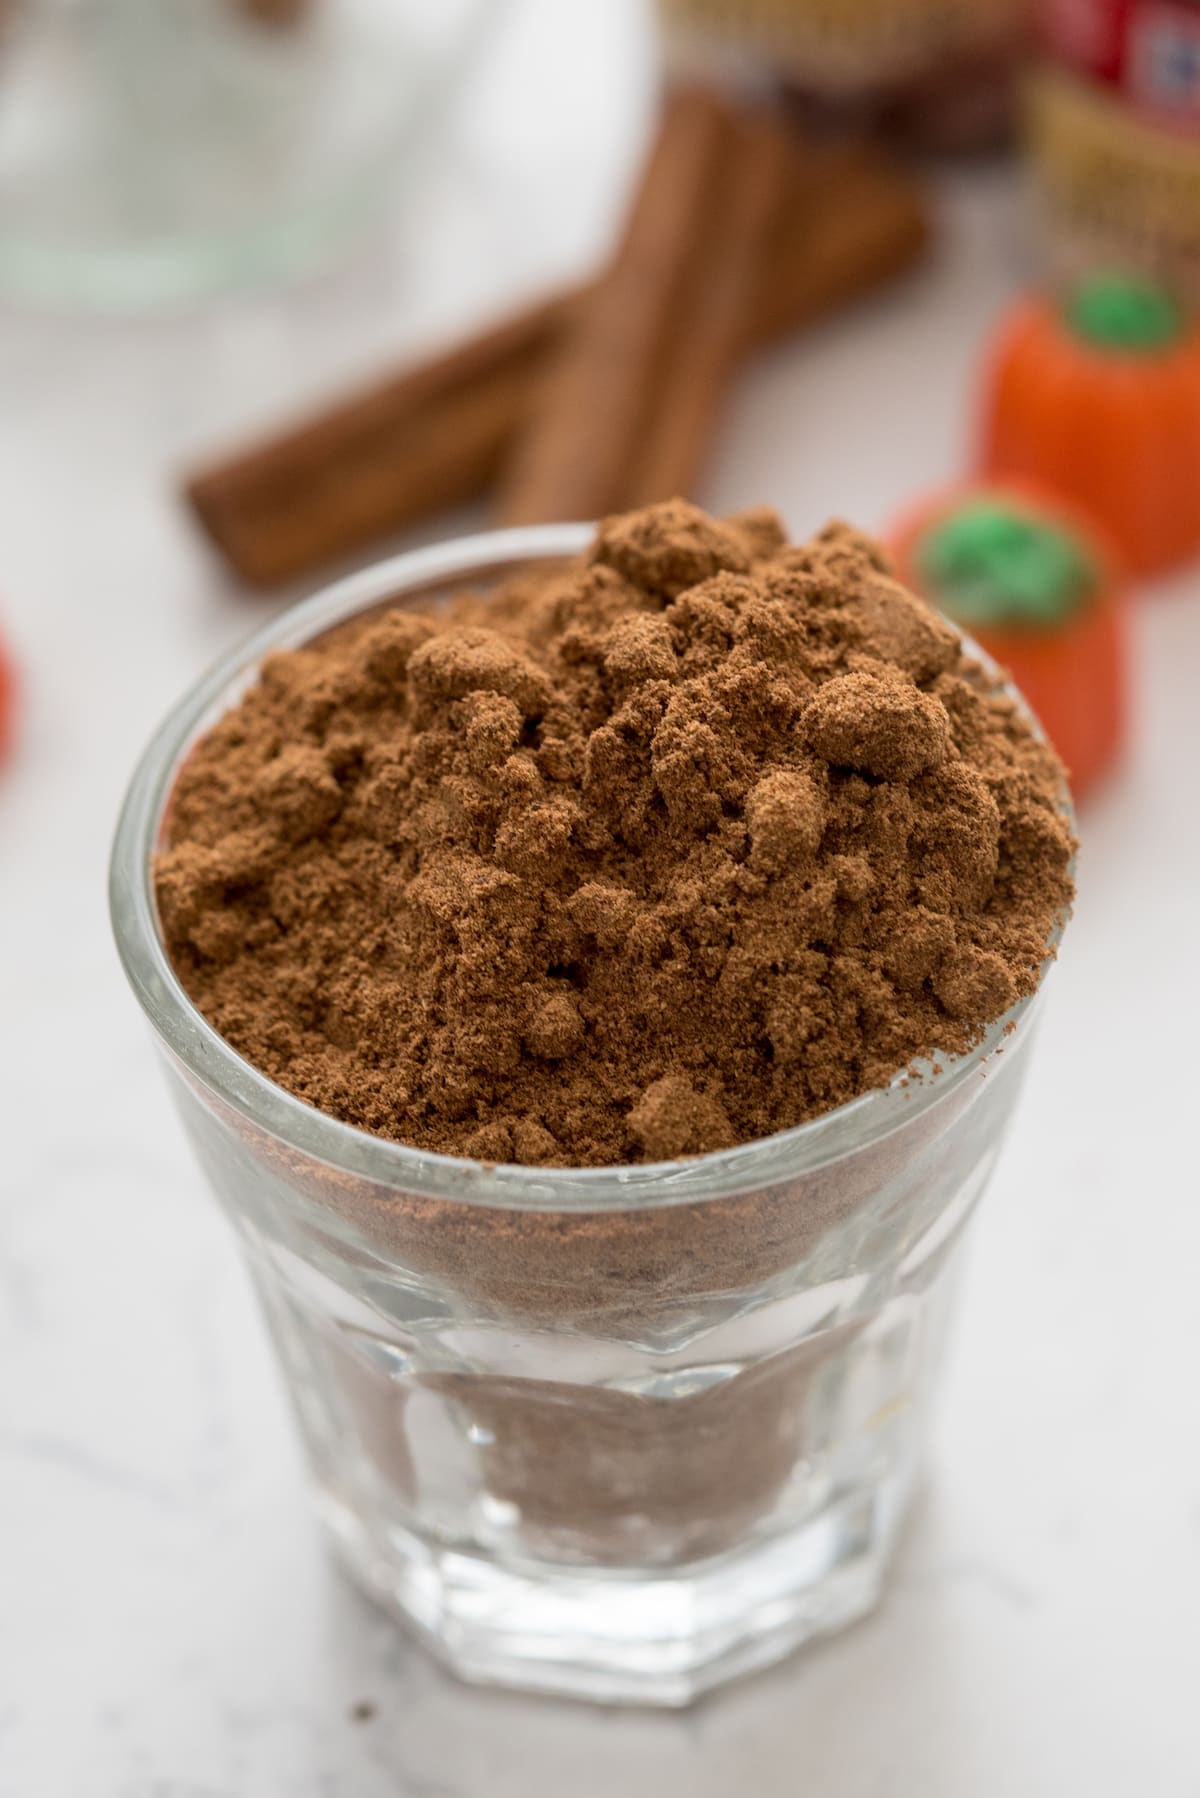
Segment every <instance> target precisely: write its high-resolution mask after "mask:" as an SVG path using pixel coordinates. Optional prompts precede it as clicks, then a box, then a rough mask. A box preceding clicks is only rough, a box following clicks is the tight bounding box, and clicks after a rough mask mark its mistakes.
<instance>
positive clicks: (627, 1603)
mask: <svg viewBox="0 0 1200 1798" xmlns="http://www.w3.org/2000/svg"><path fill="white" fill-rule="evenodd" d="M909 1484H910V1481H909V1479H908V1478H907V1476H905V1477H903V1478H901V1477H899V1476H894V1477H893V1478H892V1479H891V1480H890V1481H889V1482H888V1483H887V1484H886V1485H885V1486H881V1487H878V1488H875V1489H873V1490H871V1491H866V1492H864V1491H861V1490H860V1491H855V1492H853V1493H850V1494H848V1495H847V1496H845V1497H843V1498H841V1499H839V1500H836V1501H834V1502H832V1503H830V1504H829V1505H828V1506H826V1507H825V1508H824V1509H823V1510H822V1511H821V1512H820V1513H819V1514H818V1515H816V1516H815V1517H813V1518H811V1519H810V1520H809V1521H807V1522H806V1523H805V1524H804V1525H803V1527H802V1528H800V1529H797V1530H794V1531H792V1532H790V1533H788V1534H786V1535H782V1536H778V1537H774V1538H772V1539H770V1540H767V1541H763V1542H752V1543H750V1544H749V1545H747V1546H745V1547H743V1548H740V1549H737V1550H735V1551H733V1552H730V1553H727V1554H723V1555H719V1556H717V1557H715V1558H713V1559H711V1560H708V1561H703V1562H697V1563H696V1564H695V1565H694V1566H692V1567H687V1568H679V1567H676V1568H673V1569H672V1570H671V1571H670V1573H669V1575H668V1576H667V1577H665V1578H656V1577H654V1576H653V1575H649V1574H646V1573H637V1572H634V1571H630V1572H628V1573H626V1572H624V1571H622V1570H621V1569H619V1568H606V1569H602V1570H601V1569H592V1570H568V1569H564V1568H563V1567H561V1566H557V1565H553V1564H536V1563H530V1564H529V1565H528V1566H526V1567H517V1566H511V1565H500V1564H498V1563H497V1562H496V1561H495V1560H489V1559H486V1558H484V1557H482V1556H479V1555H475V1554H470V1553H459V1552H456V1551H454V1550H451V1549H431V1548H430V1547H429V1545H428V1544H425V1543H422V1542H419V1541H418V1540H417V1539H416V1538H415V1537H413V1536H409V1535H407V1534H406V1533H405V1532H403V1531H397V1530H390V1531H389V1532H388V1538H387V1540H386V1541H375V1540H373V1539H372V1538H371V1536H370V1535H369V1534H368V1532H367V1531H366V1530H365V1528H364V1527H363V1523H362V1519H361V1517H359V1516H357V1515H355V1513H354V1512H352V1511H351V1510H349V1509H348V1508H347V1507H346V1506H345V1505H344V1504H343V1503H342V1502H341V1501H340V1500H338V1499H337V1498H336V1497H334V1496H332V1495H331V1494H329V1493H327V1492H320V1493H318V1506H319V1509H320V1511H321V1514H322V1516H323V1518H324V1520H325V1523H326V1524H327V1526H328V1528H329V1530H330V1532H331V1534H332V1536H333V1539H334V1542H335V1545H336V1547H337V1550H338V1553H339V1556H340V1559H341V1560H342V1562H343V1563H344V1564H345V1566H346V1567H347V1568H348V1570H349V1572H350V1574H351V1576H352V1577H353V1578H354V1580H355V1581H356V1582H357V1584H358V1585H359V1586H361V1587H362V1588H363V1590H364V1591H365V1592H366V1593H367V1595H368V1596H369V1597H371V1598H373V1599H375V1600H376V1601H377V1602H380V1603H382V1604H383V1605H384V1606H385V1608H386V1609H388V1610H390V1611H391V1612H392V1613H393V1614H395V1615H398V1616H399V1618H400V1619H401V1621H402V1622H404V1623H406V1624H407V1625H409V1626H410V1627H411V1628H413V1629H415V1631H416V1632H417V1634H418V1635H419V1636H420V1638H421V1639H422V1640H423V1642H424V1643H425V1645H426V1646H427V1647H428V1648H429V1649H430V1650H431V1651H432V1653H433V1654H434V1655H435V1656H436V1657H437V1659H438V1660H440V1661H441V1662H442V1663H443V1665H444V1666H446V1667H448V1668H449V1669H450V1671H451V1672H453V1673H455V1674H457V1675H458V1677H459V1678H460V1679H465V1680H469V1681H472V1682H475V1683H479V1684H486V1685H500V1686H508V1687H512V1688H519V1689H522V1690H525V1691H531V1692H539V1693H547V1694H555V1695H558V1696H563V1697H571V1698H583V1699H590V1700H592V1701H593V1702H597V1703H608V1704H642V1705H655V1706H683V1705H687V1704H691V1703H692V1702H693V1701H694V1700H695V1699H697V1698H699V1697H700V1696H701V1695H702V1694H703V1693H705V1692H707V1691H709V1690H710V1689H711V1688H712V1687H714V1686H718V1685H721V1684H724V1682H725V1681H727V1680H729V1679H733V1678H736V1677H737V1676H738V1675H740V1674H744V1673H749V1672H752V1671H753V1670H754V1669H755V1668H759V1667H765V1666H769V1665H771V1663H773V1662H775V1661H778V1660H780V1659H781V1658H782V1657H783V1656H784V1655H786V1654H788V1653H790V1652H791V1650H793V1649H795V1648H798V1647H799V1646H800V1645H801V1644H802V1643H804V1642H807V1641H810V1640H811V1639H812V1638H813V1637H816V1636H820V1635H825V1634H827V1633H828V1632H830V1631H832V1630H837V1629H841V1628H842V1627H843V1626H844V1625H846V1624H848V1623H852V1622H854V1621H855V1619H857V1618H859V1617H862V1616H864V1615H865V1614H866V1612H868V1611H869V1610H870V1609H871V1608H872V1607H873V1605H874V1604H875V1602H876V1599H877V1598H878V1596H879V1591H880V1587H881V1585H882V1581H883V1576H884V1573H885V1571H886V1567H887V1564H888V1560H889V1558H890V1554H891V1549H892V1545H893V1543H894V1541H895V1536H896V1532H897V1529H898V1527H899V1524H900V1522H901V1520H902V1517H903V1513H904V1510H905V1507H906V1501H907V1496H908V1487H909Z"/></svg>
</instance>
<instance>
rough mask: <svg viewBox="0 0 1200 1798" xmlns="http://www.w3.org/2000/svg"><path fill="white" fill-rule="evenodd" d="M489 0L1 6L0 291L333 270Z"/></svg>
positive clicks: (29, 2) (143, 298)
mask: <svg viewBox="0 0 1200 1798" xmlns="http://www.w3.org/2000/svg"><path fill="white" fill-rule="evenodd" d="M503 10H504V9H503V7H502V5H501V3H500V0H438V4H437V5H435V6H431V5H430V4H429V3H428V0H0V292H2V293H4V294H6V295H11V296H14V297H16V298H19V299H22V300H29V301H33V302H35V303H38V304H46V305H51V306H55V307H60V306H80V307H94V308H98V309H100V310H115V311H128V310H140V309H142V308H144V307H152V306H159V305H175V304H178V303H180V302H187V301H190V300H193V299H194V298H196V297H197V296H199V295H202V294H207V293H210V292H213V291H216V290H218V289H223V288H225V287H228V286H240V285H244V284H246V283H251V282H260V281H263V280H268V279H273V278H275V277H276V276H281V275H291V274H296V273H300V272H302V271H305V270H308V269H309V268H311V267H313V266H314V265H315V264H319V263H322V262H324V261H325V260H327V259H328V258H329V257H330V256H331V255H332V254H333V253H334V252H336V251H337V250H338V249H339V248H340V247H341V246H342V245H343V244H344V243H345V242H346V241H347V240H348V239H349V237H350V236H351V235H352V234H353V233H354V232H355V231H356V230H357V229H359V228H360V227H361V225H362V224H363V223H364V221H365V219H366V218H367V217H368V216H369V215H370V214H371V213H372V212H373V211H374V209H375V208H376V206H377V205H379V204H380V203H381V202H382V201H383V200H384V198H385V197H386V196H388V195H391V194H392V193H396V192H399V188H400V185H401V182H402V181H406V182H408V183H410V184H411V183H412V182H413V181H415V180H418V179H419V170H420V162H419V156H420V153H421V151H422V149H423V148H424V146H425V144H426V142H427V140H428V138H429V134H430V131H431V130H432V129H433V128H434V127H435V125H436V123H437V120H438V117H439V115H440V112H441V110H442V108H443V106H444V104H445V102H446V100H447V99H448V97H449V95H450V93H451V91H452V90H453V88H454V87H456V86H457V83H458V81H459V79H460V77H461V76H462V74H463V73H464V72H465V69H466V67H467V65H468V63H469V61H470V58H471V56H472V54H473V53H474V51H475V50H476V49H477V48H478V47H479V46H480V45H481V44H482V43H483V41H484V39H485V36H486V34H487V33H489V32H490V31H491V30H492V29H493V28H494V26H495V24H496V23H497V21H498V19H499V18H500V16H501V15H502V13H503Z"/></svg>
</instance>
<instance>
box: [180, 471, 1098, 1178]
mask: <svg viewBox="0 0 1200 1798" xmlns="http://www.w3.org/2000/svg"><path fill="white" fill-rule="evenodd" d="M1062 779H1063V777H1062V770H1061V768H1060V766H1059V764H1058V762H1057V760H1056V759H1055V757H1054V755H1053V754H1052V752H1051V751H1050V750H1049V749H1048V748H1047V747H1046V746H1045V745H1044V744H1043V743H1041V742H1039V741H1038V740H1037V739H1036V738H1035V737H1034V736H1033V735H1032V733H1031V731H1030V727H1029V725H1028V723H1027V721H1026V719H1025V718H1024V716H1023V715H1022V713H1021V712H1020V710H1019V709H1018V707H1017V706H1016V705H1015V704H1014V703H1013V702H1012V700H1011V699H1009V698H1008V697H1006V696H1005V695H1004V694H1003V693H1002V692H1000V691H999V690H998V689H997V687H996V684H995V683H994V681H993V680H992V679H991V678H990V677H989V676H988V675H987V674H986V673H985V672H984V671H983V669H982V668H980V667H979V665H978V664H977V663H976V662H975V661H974V660H973V659H972V658H971V657H970V656H969V655H968V654H967V653H966V652H965V651H964V649H963V647H962V644H961V642H960V640H959V638H958V635H957V633H956V632H955V631H954V630H953V629H952V628H951V627H950V626H949V625H948V624H947V623H945V622H944V621H943V620H942V619H941V618H940V617H939V616H938V615H937V614H936V613H935V612H933V611H932V610H931V609H930V608H929V607H928V606H926V605H925V603H924V602H923V601H922V600H920V599H918V598H916V597H915V596H914V595H913V594H911V593H909V592H907V591H906V590H905V589H904V588H902V587H900V586H899V585H897V583H896V582H895V581H894V580H893V579H892V578H891V576H890V574H889V572H888V569H887V565H886V563H885V560H884V558H883V555H882V553H881V551H880V550H879V549H878V547H877V546H876V545H874V544H873V543H871V542H870V541H869V540H868V539H866V538H863V537H861V536H859V535H857V534H856V533H855V532H853V531H852V530H850V529H849V528H848V527H846V526H844V525H840V524H834V525H831V526H829V527H828V528H827V529H826V530H825V531H823V532H822V533H821V534H820V535H819V536H817V537H816V538H814V539H813V540H812V541H811V542H809V543H806V544H801V545H798V546H795V547H789V546H788V545H787V543H786V540H785V537H784V533H783V531H782V529H781V527H780V526H779V523H778V521H777V520H776V519H775V518H774V516H773V515H772V514H770V513H767V512H754V513H750V514H745V515H743V516H741V517H738V518H733V519H729V520H726V521H724V522H717V521H715V520H713V519H710V518H708V517H707V516H705V514H704V513H702V512H700V511H698V510H697V509H696V508H694V507H692V506H690V505H686V504H684V503H683V502H681V501H672V502H670V503H669V504H666V505H661V506H655V507H651V508H649V509H647V510H645V511H643V512H639V513H634V514H631V515H629V516H626V517H617V518H612V519H609V520H607V521H606V522H605V523H604V524H603V525H602V526H601V528H600V530H599V531H598V533H597V536H596V538H595V541H594V543H593V545H592V547H591V549H590V551H589V552H588V553H587V554H586V555H584V556H583V557H582V558H580V559H579V560H578V561H577V562H575V563H573V564H571V565H569V566H566V567H559V568H557V569H555V570H554V571H553V572H547V571H545V570H539V571H536V572H531V573H529V574H528V575H525V576H521V577H518V578H516V579H513V580H512V581H510V582H509V583H508V585H507V586H505V587H504V588H502V589H501V590H500V591H499V592H497V593H496V594H494V595H493V596H491V597H490V598H480V597H465V598H463V599H461V600H459V601H458V602H456V603H455V604H454V605H453V606H452V607H450V608H449V609H448V610H446V611H444V612H440V613H433V612H431V613H428V614H422V613H418V612H413V611H408V610H401V609H395V610H393V611H390V612H388V613H386V614H384V615H383V616H374V617H371V618H367V619H363V620H357V621H355V622H353V623H351V624H350V625H347V626H343V627H342V628H341V629H339V630H338V631H336V632H334V633H332V634H331V635H330V636H328V637H326V638H324V639H322V640H320V641H318V642H314V643H312V644H311V645H309V646H307V647H305V648H302V649H298V650H291V651H286V652H280V653H277V654H274V655H272V656H270V657H269V658H268V659H267V661H266V662H265V664H264V666H263V668H262V670H261V674H260V678H259V680H258V682H257V684H256V685H254V686H252V687H251V688H250V690H249V691H248V692H247V693H246V695H245V697H244V698H243V699H242V700H241V702H240V703H239V704H238V705H237V706H236V707H234V709H233V710H232V711H230V712H229V713H228V714H227V715H226V716H225V717H224V718H223V719H222V720H221V721H220V722H219V723H218V724H217V725H215V726H214V727H213V728H212V729H211V730H210V731H209V732H208V734H207V735H206V736H205V737H203V738H202V739H201V740H200V742H199V743H198V744H197V745H196V747H195V748H194V750H193V751H192V753H191V755H190V757H189V759H188V761H187V762H186V764H185V765H184V767H183V769H182V770H181V772H180V774H179V777H178V780H177V782H176V786H175V789H174V792H173V794H172V797H171V801H170V806H169V811H168V819H167V847H166V848H165V849H164V851H163V853H162V854H161V855H160V857H159V859H158V863H157V868H156V886H157V896H158V905H159V911H160V916H161V920H162V926H163V930H164V934H165V938H166V943H167V947H168V951H169V953H170V956H171V958H172V961H173V963H174V965H175V967H176V969H177V970H178V972H179V975H180V977H181V979H182V981H183V983H184V985H185V987H186V988H187V991H188V993H189V994H190V995H191V997H192V998H193V1000H194V1001H195V1003H196V1004H197V1006H198V1007H199V1008H200V1010H201V1011H202V1012H203V1013H204V1014H205V1016H206V1017H208V1018H209V1020H210V1021H211V1022H212V1024H213V1025H214V1026H215V1027H216V1029H217V1030H218V1031H220V1033H221V1034H222V1035H223V1036H224V1037H226V1038H227V1040H228V1041H229V1042H230V1043H231V1044H232V1045H233V1047H234V1048H235V1049H237V1050H238V1051H239V1052H240V1053H241V1054H242V1055H244V1056H245V1057H246V1058H247V1060H249V1061H251V1062H253V1063H254V1064H255V1065H256V1066H257V1067H259V1068H260V1069H261V1070H262V1071H263V1072H264V1073H266V1074H267V1075H269V1076H270V1077H271V1078H272V1079H273V1080H275V1081H277V1082H278V1083H279V1084H280V1085H281V1086H283V1087H286V1088H287V1089H288V1090H289V1091H290V1092H292V1093H295V1094H296V1095H297V1096H298V1097H300V1098H302V1099H305V1100H307V1101H308V1102H309V1103H310V1104H312V1105H315V1106H317V1107H319V1108H320V1109H321V1110H323V1111H326V1112H329V1113H331V1114H332V1115H333V1116H335V1117H337V1118H340V1119H342V1120H344V1121H345V1122H347V1123H349V1124H354V1125H357V1126H359V1127H361V1128H363V1129H366V1130H370V1131H374V1132H377V1133H378V1134H380V1135H383V1136H386V1137H390V1138H393V1139H395V1140H397V1141H400V1142H405V1143H409V1144H412V1145H414V1146H415V1147H417V1148H420V1149H425V1150H436V1151H440V1152H442V1153H446V1154H452V1155H464V1156H472V1157H477V1158H479V1159H482V1160H485V1161H492V1162H494V1161H517V1162H523V1163H528V1164H536V1165H573V1166H584V1165H599V1164H611V1163H621V1162H634V1161H642V1160H658V1159H666V1158H672V1157H676V1156H684V1155H695V1154H700V1153H704V1152H706V1151H709V1150H713V1149H721V1148H726V1147H730V1146H732V1145H733V1144H735V1143H741V1142H747V1141H751V1140H753V1139H755V1138H758V1137H761V1136H765V1135H769V1134H770V1133H771V1132H773V1131H776V1130H780V1129H784V1128H786V1127H788V1126H790V1125H794V1124H798V1123H801V1122H803V1121H804V1120H806V1119H808V1118H812V1117H814V1116H816V1115H818V1114H819V1113H821V1112H823V1111H826V1110H828V1109H829V1108H831V1107H833V1106H836V1105H838V1104H840V1103H842V1102H843V1101H845V1100H848V1099H851V1098H853V1097H855V1096H857V1095H858V1094H861V1093H863V1092H866V1091H868V1090H869V1089H871V1088H873V1087H877V1086H880V1085H884V1084H886V1083H887V1082H889V1081H890V1080H891V1079H892V1078H893V1077H894V1076H895V1075H896V1074H897V1073H898V1072H899V1071H900V1070H902V1069H904V1068H906V1067H907V1066H908V1065H909V1064H910V1063H912V1062H913V1061H914V1060H916V1059H918V1058H923V1057H928V1056H933V1055H936V1054H948V1053H955V1052H959V1051H964V1050H967V1049H969V1048H971V1047H972V1046H973V1045H974V1044H975V1043H976V1042H977V1041H978V1040H979V1038H980V1036H981V1034H982V1033H983V1031H984V1029H985V1028H986V1026H987V1025H988V1024H989V1023H991V1022H992V1021H994V1020H995V1019H996V1018H998V1017H999V1016H1001V1015H1002V1013H1003V1012H1004V1011H1005V1010H1006V1009H1007V1008H1008V1007H1009V1006H1010V1005H1011V1004H1012V1003H1013V1002H1014V1000H1016V999H1017V998H1019V997H1020V996H1022V995H1024V994H1027V993H1029V992H1031V991H1032V990H1033V989H1034V987H1035V986H1036V985H1037V982H1038V978H1039V972H1040V968H1041V964H1042V962H1043V960H1044V958H1045V956H1046V955H1047V953H1048V951H1049V947H1050V943H1051V939H1052V937H1053V934H1054V932H1055V929H1056V927H1057V925H1058V923H1059V922H1060V920H1061V918H1062V917H1063V914H1064V912H1065V910H1066V908H1067V907H1068V906H1069V904H1070V901H1071V896H1072V889H1071V878H1070V861H1071V855H1072V849H1073V843H1072V837H1071V832H1070V827H1069V825H1068V823H1067V822H1066V820H1065V818H1064V815H1063V810H1062V800H1061V795H1062Z"/></svg>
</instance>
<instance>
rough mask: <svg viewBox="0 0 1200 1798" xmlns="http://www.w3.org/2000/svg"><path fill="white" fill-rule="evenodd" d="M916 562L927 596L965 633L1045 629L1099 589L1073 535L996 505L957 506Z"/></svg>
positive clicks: (924, 541) (922, 545)
mask: <svg viewBox="0 0 1200 1798" xmlns="http://www.w3.org/2000/svg"><path fill="white" fill-rule="evenodd" d="M915 560H916V567H917V573H918V576H919V578H920V580H921V583H922V585H923V586H924V588H925V590H926V591H927V592H928V594H929V596H930V598H931V599H933V600H934V601H935V603H936V604H937V605H939V606H940V607H941V608H942V610H943V611H944V612H947V613H949V615H950V617H951V618H953V619H955V620H956V621H957V622H958V623H959V624H961V625H964V626H965V627H966V629H967V630H982V629H986V628H987V627H988V626H989V625H990V626H992V627H1004V626H1012V625H1016V626H1018V627H1024V628H1028V629H1033V630H1051V629H1053V628H1054V627H1055V626H1056V625H1060V624H1062V623H1064V622H1065V621H1066V620H1067V619H1068V618H1070V617H1071V616H1072V615H1073V614H1074V613H1075V612H1077V611H1079V609H1080V608H1081V607H1082V606H1083V605H1085V604H1086V602H1087V601H1088V600H1089V599H1090V598H1091V597H1092V595H1093V594H1094V593H1095V591H1096V588H1097V586H1098V584H1099V577H1098V574H1097V570H1096V568H1095V565H1094V564H1093V562H1092V560H1091V557H1090V556H1089V555H1088V553H1087V551H1086V550H1085V549H1084V548H1083V547H1082V546H1081V545H1080V544H1079V542H1078V541H1077V539H1076V538H1075V537H1073V536H1071V534H1070V533H1069V532H1068V531H1066V530H1064V529H1063V528H1062V526H1060V525H1056V524H1051V523H1050V522H1049V521H1048V520H1046V519H1043V518H1039V517H1037V516H1036V515H1035V514H1033V513H1030V512H1024V511H1022V510H1021V509H1020V508H1019V507H1018V506H1017V505H1015V504H1014V503H1012V502H1008V501H1001V500H993V499H977V500H969V501H967V502H965V503H964V504H963V505H961V506H958V507H957V508H956V509H955V510H954V511H953V512H950V513H949V514H947V515H946V516H945V517H943V518H942V519H940V520H939V522H938V523H937V524H935V525H933V526H931V528H930V529H929V530H928V531H926V533H925V535H924V536H923V537H922V538H921V540H920V542H919V543H918V545H917V551H916V558H915Z"/></svg>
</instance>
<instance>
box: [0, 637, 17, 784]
mask: <svg viewBox="0 0 1200 1798" xmlns="http://www.w3.org/2000/svg"><path fill="white" fill-rule="evenodd" d="M15 684H16V683H15V680H14V677H13V670H12V663H11V662H10V661H9V660H8V657H7V655H6V653H5V649H4V641H3V639H2V638H0V761H3V760H4V757H5V756H6V755H7V753H8V751H9V749H10V748H11V746H12V734H13V689H14V687H15Z"/></svg>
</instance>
